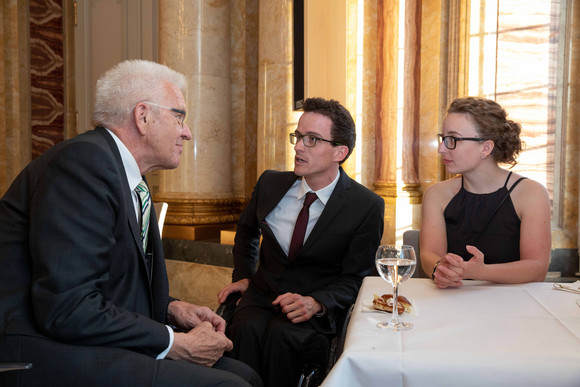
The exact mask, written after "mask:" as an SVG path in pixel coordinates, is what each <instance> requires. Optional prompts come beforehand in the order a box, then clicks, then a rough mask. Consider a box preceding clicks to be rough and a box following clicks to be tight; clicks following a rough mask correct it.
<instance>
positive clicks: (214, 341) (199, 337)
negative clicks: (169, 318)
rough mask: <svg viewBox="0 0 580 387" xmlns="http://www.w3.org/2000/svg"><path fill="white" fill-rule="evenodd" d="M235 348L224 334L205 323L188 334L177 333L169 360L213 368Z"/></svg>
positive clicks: (168, 356)
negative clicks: (179, 360)
mask: <svg viewBox="0 0 580 387" xmlns="http://www.w3.org/2000/svg"><path fill="white" fill-rule="evenodd" d="M233 347H234V345H233V343H232V342H231V341H230V340H229V339H228V338H227V337H226V335H225V334H224V333H223V332H217V331H216V330H215V329H214V327H213V326H212V325H211V323H209V322H207V321H204V322H202V323H200V324H199V325H197V326H196V327H195V328H193V329H192V330H190V331H189V332H187V333H175V336H174V340H173V345H172V346H171V350H170V351H169V353H168V354H167V358H169V359H174V360H178V359H181V360H187V361H190V362H192V363H196V364H201V365H204V366H207V367H211V366H213V365H214V364H215V363H216V362H217V361H218V360H219V359H220V357H222V356H223V354H224V352H225V351H231V350H232V348H233Z"/></svg>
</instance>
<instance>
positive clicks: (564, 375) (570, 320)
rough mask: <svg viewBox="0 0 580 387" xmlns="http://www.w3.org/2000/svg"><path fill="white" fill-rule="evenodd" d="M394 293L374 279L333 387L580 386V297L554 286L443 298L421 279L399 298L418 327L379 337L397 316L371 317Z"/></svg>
mask: <svg viewBox="0 0 580 387" xmlns="http://www.w3.org/2000/svg"><path fill="white" fill-rule="evenodd" d="M385 293H392V288H391V286H390V285H389V284H388V283H387V282H385V281H384V280H383V279H382V278H380V277H367V278H365V279H364V281H363V285H362V287H361V290H360V292H359V295H358V298H357V302H356V305H355V309H354V312H353V315H352V317H351V321H350V324H349V328H348V333H347V337H346V342H345V348H344V352H343V354H342V356H341V357H340V359H339V361H338V362H337V363H336V364H335V366H334V368H333V369H332V371H331V372H330V374H329V375H328V376H327V378H326V379H325V381H324V383H323V386H324V387H331V386H345V387H346V386H348V387H352V386H365V387H371V386H389V387H391V386H393V387H396V386H401V387H402V386H405V387H414V386H417V387H425V386H429V387H431V386H542V387H545V386H553V387H556V386H557V387H560V386H576V387H578V386H580V307H578V305H577V304H576V300H577V299H580V294H574V293H567V292H563V291H558V290H555V289H553V286H552V284H551V283H531V284H524V285H499V284H490V283H487V282H476V281H465V285H464V286H463V287H460V288H455V289H443V290H441V289H437V288H436V287H435V285H434V284H433V282H432V281H431V280H428V279H415V278H412V279H410V280H409V281H407V282H404V283H402V284H401V285H400V288H399V294H402V295H404V296H406V297H407V298H409V299H411V300H413V302H414V304H415V307H416V313H414V315H407V314H404V315H402V316H401V319H402V320H403V321H408V322H411V323H413V324H414V325H415V327H414V328H413V329H412V330H410V331H404V332H392V331H390V330H384V329H379V328H377V327H376V324H377V323H378V322H379V321H384V320H387V319H390V318H391V315H390V314H385V313H381V312H368V311H363V302H364V304H365V305H368V304H369V302H371V301H372V299H373V295H374V294H377V295H381V294H385ZM364 309H365V310H366V308H364Z"/></svg>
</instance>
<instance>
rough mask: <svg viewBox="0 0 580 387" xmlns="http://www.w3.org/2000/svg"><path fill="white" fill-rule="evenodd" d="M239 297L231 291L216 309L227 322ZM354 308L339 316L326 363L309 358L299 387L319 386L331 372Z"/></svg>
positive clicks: (338, 355) (341, 348)
mask: <svg viewBox="0 0 580 387" xmlns="http://www.w3.org/2000/svg"><path fill="white" fill-rule="evenodd" d="M239 298H240V293H231V294H230V295H229V296H228V298H227V299H226V301H225V302H224V303H222V304H220V305H219V306H218V308H217V309H216V311H215V312H216V314H218V315H219V316H221V317H222V318H223V319H224V320H226V322H228V321H230V319H231V318H232V316H233V314H234V310H235V308H236V304H237V301H238V299H239ZM353 308H354V304H353V305H351V306H350V307H349V308H348V309H347V310H346V311H345V312H344V313H342V315H340V316H339V317H338V320H337V326H338V332H339V334H338V335H337V336H336V337H334V338H333V339H332V341H331V342H330V343H329V344H330V349H329V352H328V357H327V359H326V365H320V364H318V363H319V362H318V361H315V360H307V361H306V364H305V365H304V367H303V369H302V374H301V375H300V379H299V381H298V385H297V387H314V386H319V385H320V384H321V383H322V381H323V380H324V378H325V377H326V375H327V374H328V373H329V372H330V370H331V369H332V367H333V366H334V364H335V363H336V361H337V360H338V358H339V357H340V355H341V354H342V350H343V349H344V340H345V338H346V331H347V328H348V323H349V321H350V316H351V314H352V310H353ZM322 368H323V369H322Z"/></svg>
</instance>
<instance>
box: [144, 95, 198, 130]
mask: <svg viewBox="0 0 580 387" xmlns="http://www.w3.org/2000/svg"><path fill="white" fill-rule="evenodd" d="M143 103H146V104H149V105H153V106H157V107H160V108H162V109H167V110H171V111H172V112H174V113H177V114H179V115H180V117H176V118H177V122H179V125H181V129H183V124H185V119H186V118H187V113H186V112H185V110H181V109H176V108H172V107H169V106H165V105H159V104H158V103H154V102H149V101H143Z"/></svg>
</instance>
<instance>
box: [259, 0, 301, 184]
mask: <svg viewBox="0 0 580 387" xmlns="http://www.w3.org/2000/svg"><path fill="white" fill-rule="evenodd" d="M259 20H260V23H259V37H260V38H259V50H258V52H259V54H258V55H259V56H258V133H257V156H258V157H257V169H258V175H260V174H261V173H262V172H263V171H264V170H266V169H278V170H288V169H293V168H294V164H293V158H294V150H293V145H291V144H290V141H289V138H288V134H289V133H290V132H292V131H294V130H295V129H296V125H297V123H298V118H300V115H301V112H299V111H298V112H297V111H294V110H293V103H292V1H290V0H280V1H260V7H259Z"/></svg>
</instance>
